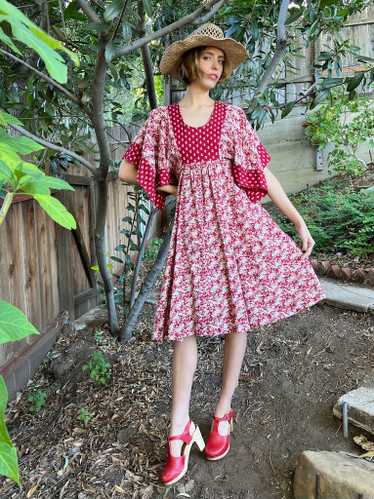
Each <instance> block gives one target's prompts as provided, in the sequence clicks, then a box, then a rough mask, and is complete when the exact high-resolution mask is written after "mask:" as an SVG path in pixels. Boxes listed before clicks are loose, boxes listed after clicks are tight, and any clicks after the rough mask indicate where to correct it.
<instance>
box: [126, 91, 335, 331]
mask: <svg viewBox="0 0 374 499" xmlns="http://www.w3.org/2000/svg"><path fill="white" fill-rule="evenodd" d="M124 157H125V158H126V159H127V160H128V161H130V162H133V164H135V166H136V167H137V168H138V171H139V174H138V178H139V183H140V185H141V186H142V187H143V188H144V189H145V190H146V192H147V193H148V196H149V198H150V199H151V201H153V202H154V204H155V206H157V207H162V206H163V205H164V201H165V199H164V197H163V195H161V197H157V194H159V193H158V192H157V191H156V190H155V189H156V186H157V185H164V184H166V183H172V184H174V185H178V197H177V205H176V212H175V220H174V225H173V231H172V235H171V241H170V247H169V253H168V257H167V261H166V265H165V271H164V274H163V277H162V284H161V292H160V299H159V301H158V304H157V308H156V312H155V316H154V323H153V335H152V336H153V339H154V340H155V341H163V340H178V341H182V340H183V338H185V337H187V336H190V335H196V336H216V335H224V334H228V333H248V332H249V331H250V330H251V329H253V328H255V327H258V326H260V325H264V324H270V323H272V322H275V321H278V320H280V319H284V318H286V317H289V316H290V315H293V314H295V313H297V312H298V311H300V310H303V309H305V308H307V307H310V306H312V305H313V304H315V303H317V302H318V301H320V300H322V299H323V298H325V294H324V291H323V288H322V287H321V285H320V283H319V280H318V278H317V276H316V274H315V272H314V270H313V267H312V266H311V263H310V262H309V260H308V258H305V257H304V255H303V253H302V251H301V249H300V248H299V247H298V246H297V245H296V244H295V242H294V241H293V239H292V238H291V237H289V236H288V235H287V234H286V233H285V232H283V231H282V230H281V229H280V227H279V226H278V225H277V224H276V223H275V221H274V220H273V219H272V218H271V216H270V215H269V213H268V212H267V211H266V210H265V208H263V206H262V205H261V203H260V202H259V200H260V199H262V198H263V197H264V196H265V195H266V192H267V184H266V178H265V176H264V174H263V170H264V168H265V167H266V165H267V164H268V162H269V161H270V159H271V156H270V154H269V153H268V152H267V151H266V149H265V147H264V146H263V144H261V142H260V140H259V138H258V136H257V134H256V132H255V130H254V129H253V128H252V127H251V125H250V123H249V122H248V120H247V118H246V115H245V113H244V111H243V110H242V109H241V108H240V107H239V106H235V105H232V104H228V103H225V102H220V101H217V102H216V103H215V105H214V109H213V112H212V114H211V117H210V119H209V121H208V122H207V123H206V124H205V125H203V126H202V127H190V126H189V125H187V124H186V123H184V121H183V118H182V115H181V113H180V109H179V108H178V105H177V104H171V105H169V106H160V107H159V108H156V109H154V110H153V111H151V113H150V115H149V118H148V120H147V122H146V123H145V125H144V127H143V128H142V129H141V130H140V131H139V133H138V135H137V136H136V137H135V139H134V141H133V143H132V145H131V146H130V148H129V149H128V151H127V152H126V154H125V155H124Z"/></svg>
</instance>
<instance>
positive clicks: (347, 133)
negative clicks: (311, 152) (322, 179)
mask: <svg viewBox="0 0 374 499" xmlns="http://www.w3.org/2000/svg"><path fill="white" fill-rule="evenodd" d="M349 113H354V116H353V117H352V119H351V120H350V121H349V122H348V115H349ZM305 126H306V128H305V134H306V136H307V137H309V139H310V140H311V142H312V143H313V144H318V145H320V146H321V147H326V146H328V145H330V146H332V150H331V151H330V152H329V153H328V158H327V159H328V167H329V168H330V170H333V171H335V172H338V173H346V174H350V175H361V174H362V173H363V172H364V170H365V168H366V164H365V162H364V161H363V160H362V159H361V158H359V157H358V155H357V150H358V147H359V146H360V144H363V143H365V142H366V141H367V143H368V147H370V146H373V145H374V138H373V129H374V109H373V108H372V106H371V105H370V101H369V99H368V98H366V97H360V98H357V99H354V100H350V99H349V96H348V95H346V94H344V92H343V91H342V89H339V90H338V89H334V90H332V91H331V99H330V100H329V101H327V102H324V103H323V104H321V105H320V106H319V108H318V109H317V110H313V111H311V112H309V113H308V114H307V117H306V121H305Z"/></svg>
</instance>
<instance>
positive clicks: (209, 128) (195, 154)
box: [169, 101, 225, 163]
mask: <svg viewBox="0 0 374 499" xmlns="http://www.w3.org/2000/svg"><path fill="white" fill-rule="evenodd" d="M169 113H170V117H171V122H172V125H173V130H174V134H175V138H176V141H177V145H178V149H179V151H180V154H181V157H182V161H183V162H184V163H194V162H196V161H208V160H214V159H217V158H218V157H219V137H220V134H221V128H222V124H223V121H224V119H225V106H224V104H223V103H221V102H220V101H215V102H214V108H213V111H212V113H211V116H210V118H209V120H208V121H207V123H205V125H202V126H199V127H192V126H189V125H187V124H186V123H185V122H184V120H183V118H182V114H181V111H180V107H179V104H178V103H176V104H172V105H171V106H169Z"/></svg>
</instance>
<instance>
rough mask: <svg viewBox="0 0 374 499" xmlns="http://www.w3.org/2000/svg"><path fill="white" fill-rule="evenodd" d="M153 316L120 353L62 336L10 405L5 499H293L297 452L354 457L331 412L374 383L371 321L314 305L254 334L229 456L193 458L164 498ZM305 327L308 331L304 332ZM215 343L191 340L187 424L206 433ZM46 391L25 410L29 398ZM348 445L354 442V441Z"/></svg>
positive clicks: (165, 378)
mask: <svg viewBox="0 0 374 499" xmlns="http://www.w3.org/2000/svg"><path fill="white" fill-rule="evenodd" d="M153 317H154V305H151V304H148V305H146V306H145V309H144V312H143V315H142V318H141V321H140V322H139V324H138V326H137V329H136V331H135V341H131V342H129V343H127V344H123V345H122V344H119V343H118V342H116V341H115V340H114V339H113V338H111V337H110V336H109V334H108V331H107V327H106V326H105V325H104V327H99V328H96V329H94V330H92V329H88V330H86V331H83V332H82V331H81V332H75V331H72V332H71V333H70V334H68V335H64V336H61V337H60V338H59V339H58V341H57V343H56V345H55V348H54V350H53V351H51V352H50V353H49V356H48V358H47V359H46V361H45V362H44V364H43V365H42V366H41V367H40V369H39V370H38V371H37V372H36V374H35V375H34V377H33V379H32V380H31V382H30V384H29V386H28V387H27V389H25V390H24V391H23V393H21V394H19V396H18V397H17V400H15V401H13V402H11V403H10V406H9V410H8V425H9V428H10V432H11V436H12V438H13V439H14V442H15V444H16V445H17V447H18V449H19V455H20V471H21V476H22V484H23V486H22V489H21V490H20V489H18V488H17V486H16V485H14V484H13V483H12V482H10V480H4V479H2V480H1V482H0V497H1V498H2V499H5V498H7V499H8V498H12V499H13V498H17V499H18V498H21V497H22V498H35V499H36V498H38V499H39V498H40V499H46V498H48V499H49V498H67V499H73V498H74V499H97V498H133V499H134V498H135V499H136V498H138V499H147V498H148V499H151V498H152V499H153V498H155V499H157V498H159V499H161V498H171V499H174V498H181V497H191V498H195V499H213V498H217V499H218V498H220V499H229V498H236V499H254V498H256V499H258V498H266V499H272V498H273V499H291V498H292V478H293V470H294V467H295V463H296V459H297V456H298V455H299V454H300V453H301V452H302V451H303V450H305V449H314V450H317V449H321V450H349V451H354V450H356V451H358V452H360V451H359V450H358V449H355V445H354V444H353V443H352V440H351V439H349V440H345V439H344V438H343V435H342V430H341V426H340V422H339V421H337V420H335V419H334V417H333V416H332V407H333V405H334V403H335V402H336V400H337V399H338V398H339V397H340V396H341V395H342V394H343V393H345V392H346V391H348V390H351V389H354V388H356V387H357V386H359V385H360V384H361V383H363V382H365V381H368V379H371V380H372V382H374V366H373V364H372V360H373V353H374V351H373V348H374V346H373V345H374V317H373V316H372V315H367V314H359V313H356V312H348V311H342V310H339V309H334V308H333V307H330V306H328V305H326V304H318V305H316V306H314V307H312V308H311V309H309V310H305V311H304V312H301V313H299V314H297V315H294V316H292V317H290V318H288V319H286V320H283V321H279V322H277V323H275V324H273V325H269V326H264V327H261V328H258V329H256V330H253V331H251V332H250V334H249V341H248V349H247V353H246V357H245V360H244V363H243V369H242V373H241V376H240V382H239V386H238V389H237V392H236V394H235V398H234V400H233V407H234V408H235V409H236V410H237V411H238V420H237V423H236V425H235V428H234V432H233V437H232V438H233V440H232V450H231V451H230V453H229V455H228V456H227V457H226V458H225V459H223V460H222V461H217V462H208V461H206V460H205V459H204V457H203V456H202V455H201V454H200V453H199V452H198V451H197V448H195V447H194V448H193V450H192V454H191V461H190V466H189V470H188V473H187V475H186V476H185V478H184V479H183V480H181V482H180V483H178V484H176V485H175V486H173V487H170V488H169V489H167V488H165V487H163V486H162V484H160V482H159V481H158V473H159V471H160V469H161V467H162V464H163V463H164V460H165V453H166V447H165V444H166V435H167V431H168V424H169V411H170V394H171V352H172V346H171V344H169V343H166V342H165V343H163V344H155V343H153V342H152V340H151V330H152V321H153ZM311 325H313V326H311ZM223 346H224V342H223V341H222V339H221V338H199V339H198V347H199V361H198V369H197V372H196V375H195V381H194V386H193V392H192V399H191V417H192V418H193V419H194V420H195V421H196V422H197V423H198V424H199V425H200V427H201V430H202V433H203V436H204V437H206V435H207V434H208V431H209V427H210V422H211V416H212V413H213V410H214V403H215V402H216V400H217V388H218V387H219V384H220V380H221V372H222V359H223ZM97 350H99V351H101V352H103V353H104V355H105V358H106V359H107V360H108V361H109V362H110V363H111V365H112V376H111V378H110V380H109V381H108V383H107V384H104V385H100V384H98V383H97V382H94V381H93V380H91V379H90V377H89V370H86V371H84V370H83V369H82V367H83V365H84V364H85V363H87V358H88V356H89V355H90V354H91V353H92V352H93V351H97ZM40 391H46V393H47V398H46V400H45V404H44V405H42V407H41V408H40V410H39V411H37V412H33V410H34V411H35V407H36V402H35V397H34V401H33V402H30V401H29V400H28V397H29V395H30V394H33V395H34V396H35V394H37V393H38V392H40ZM352 434H357V432H356V430H353V431H352Z"/></svg>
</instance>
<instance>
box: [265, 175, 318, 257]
mask: <svg viewBox="0 0 374 499" xmlns="http://www.w3.org/2000/svg"><path fill="white" fill-rule="evenodd" d="M264 175H265V178H266V181H267V185H268V195H269V197H270V198H271V200H272V201H273V203H274V204H276V205H277V206H278V208H279V209H280V210H281V212H282V213H283V214H284V215H285V216H286V217H287V218H288V219H289V220H290V221H291V222H292V223H293V224H294V225H295V228H296V231H297V232H298V234H299V236H300V238H301V241H302V248H301V249H302V251H304V252H305V253H304V256H305V257H308V256H309V255H310V254H311V252H312V249H313V246H314V245H315V241H314V240H313V238H312V236H311V234H310V232H309V229H308V227H307V226H306V223H305V221H304V219H303V217H302V216H301V215H300V213H299V212H298V211H297V209H296V208H295V206H294V205H293V204H292V203H291V201H290V199H289V198H288V196H287V194H286V193H285V191H284V190H283V187H282V186H281V184H280V182H279V180H278V179H277V178H276V177H275V175H274V174H273V173H272V172H271V171H270V170H269V168H265V169H264Z"/></svg>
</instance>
